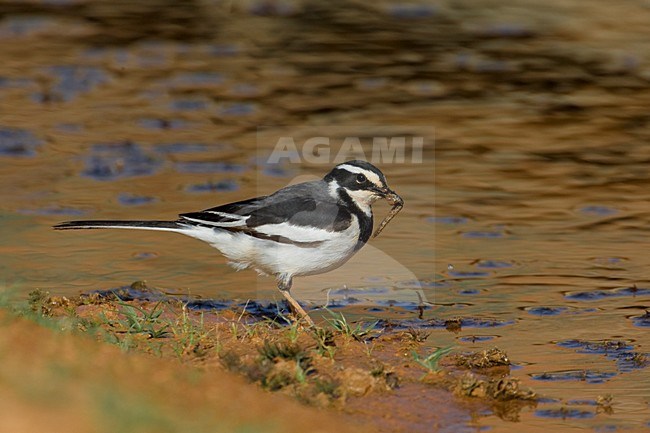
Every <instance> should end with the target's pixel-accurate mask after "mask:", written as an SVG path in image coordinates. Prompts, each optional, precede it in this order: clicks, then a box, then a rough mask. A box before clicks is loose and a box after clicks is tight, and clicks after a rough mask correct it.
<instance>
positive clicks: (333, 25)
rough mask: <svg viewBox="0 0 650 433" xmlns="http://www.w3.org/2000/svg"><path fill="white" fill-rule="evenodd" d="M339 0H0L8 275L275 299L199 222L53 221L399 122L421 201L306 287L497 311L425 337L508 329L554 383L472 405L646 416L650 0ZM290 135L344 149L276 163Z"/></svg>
mask: <svg viewBox="0 0 650 433" xmlns="http://www.w3.org/2000/svg"><path fill="white" fill-rule="evenodd" d="M335 3H336V4H335V5H334V4H333V3H332V5H331V6H325V5H324V4H321V3H319V2H313V3H312V2H307V3H293V2H277V3H275V2H269V3H262V2H260V3H258V2H247V3H245V4H240V5H236V6H235V5H230V6H229V7H225V6H223V5H219V4H216V2H215V3H213V2H190V1H186V2H183V4H182V5H180V4H179V3H178V2H168V1H163V0H158V1H155V2H147V4H146V5H145V4H142V5H140V4H138V5H131V4H128V3H125V4H123V5H121V6H119V5H118V6H115V4H114V3H112V2H100V1H97V2H86V1H81V0H80V1H71V2H32V4H30V5H29V6H27V5H26V4H25V3H24V2H11V1H2V2H0V58H1V59H2V62H1V64H0V179H2V188H0V218H1V220H2V245H1V246H0V270H1V272H2V284H3V285H5V286H7V287H10V288H12V289H14V290H16V291H19V292H21V293H25V294H26V293H28V292H29V291H30V290H32V289H34V288H37V287H39V288H45V289H47V290H49V291H51V292H52V293H55V294H63V295H65V294H77V293H79V292H81V291H87V290H93V289H106V288H114V287H118V286H122V285H126V284H129V283H130V282H132V281H134V280H138V279H145V280H147V281H148V283H149V285H152V286H155V287H158V288H161V289H163V290H166V291H168V292H170V293H180V294H189V295H190V296H193V297H203V298H208V299H221V298H227V299H238V300H242V301H244V300H246V299H249V298H252V299H258V300H272V299H277V297H278V295H277V292H276V291H275V289H274V285H273V282H272V281H270V280H269V279H266V278H259V277H257V276H256V275H255V274H254V273H252V272H240V273H235V272H234V271H233V270H232V269H230V268H229V267H228V266H227V264H226V263H225V261H224V260H223V259H222V258H220V257H219V256H218V255H217V254H216V253H215V251H214V250H212V249H211V248H210V247H208V246H206V245H203V244H200V243H198V242H197V241H195V240H192V239H186V238H183V237H181V236H179V235H174V234H166V233H149V232H142V233H135V232H108V231H106V232H86V233H80V232H72V233H71V232H65V233H61V232H53V231H51V230H50V229H49V226H50V225H51V224H54V223H56V222H59V221H61V220H69V219H86V218H104V219H108V218H133V219H147V218H153V219H173V218H175V217H176V214H177V213H179V212H184V211H191V210H198V209H203V208H207V207H210V206H214V205H217V204H220V203H225V202H229V201H234V200H239V199H243V198H248V197H251V196H254V195H258V194H267V193H268V192H270V191H273V190H275V189H277V188H280V187H282V186H284V185H286V184H288V183H292V182H296V181H299V180H302V179H307V178H310V177H315V176H322V175H323V173H325V172H326V171H327V170H328V168H329V167H330V166H331V164H332V162H333V160H334V157H335V156H336V154H337V153H338V151H339V149H340V147H341V146H342V144H343V142H344V140H345V137H349V136H353V137H362V140H361V142H362V144H363V149H364V151H365V152H366V156H367V157H368V158H369V159H370V158H371V155H372V150H371V144H372V138H373V137H376V136H384V137H404V139H405V143H406V144H407V146H406V155H405V161H404V162H403V163H399V162H395V161H384V162H383V163H381V161H380V162H379V163H378V165H380V166H381V168H382V169H383V170H384V172H385V173H386V175H387V177H388V179H389V182H390V184H391V186H392V187H393V188H394V189H395V190H397V191H398V192H399V193H400V194H401V195H402V196H403V197H404V199H405V201H406V207H405V209H404V210H403V212H402V213H401V214H400V215H399V216H398V218H397V219H395V220H394V222H392V223H391V225H390V226H389V227H388V228H387V229H386V230H385V231H384V233H382V235H381V236H380V237H379V238H378V239H376V240H373V241H372V243H371V244H370V245H368V246H366V247H365V248H364V250H363V251H362V253H360V254H359V256H358V257H356V258H355V259H354V260H353V261H352V262H351V263H349V264H348V265H346V266H345V267H343V268H341V269H340V270H337V271H335V272H333V273H331V274H327V275H324V276H318V277H309V278H303V279H298V280H297V281H296V288H295V292H296V295H297V296H298V297H299V298H301V299H303V300H305V301H310V302H312V303H313V305H323V304H324V303H326V302H328V303H329V304H330V305H332V306H341V307H342V308H343V309H344V311H348V312H349V313H350V314H359V315H363V316H369V315H371V316H376V317H378V318H403V319H407V320H417V308H416V307H417V305H418V304H419V303H420V302H424V303H425V305H426V307H427V308H426V310H425V316H424V317H425V319H429V318H440V319H451V318H455V317H461V318H476V319H480V320H475V321H470V320H467V321H465V323H464V326H463V328H462V330H461V331H460V332H459V333H457V334H454V333H450V332H447V331H445V330H443V329H435V330H434V331H433V334H432V336H431V337H430V338H429V341H430V342H431V344H432V345H435V346H441V345H450V344H453V345H455V346H457V348H458V349H459V350H462V349H477V348H484V347H488V346H492V345H498V346H499V347H501V348H502V349H504V350H506V351H507V352H508V354H509V355H510V357H511V359H512V360H513V362H514V364H515V368H516V370H515V371H514V374H515V375H516V376H517V377H519V378H521V380H522V381H523V382H524V383H525V384H527V385H529V386H531V387H533V388H534V389H535V390H537V391H538V392H539V393H540V394H542V395H544V396H545V397H547V398H546V399H545V400H544V401H543V402H542V403H540V404H539V405H538V406H537V407H535V408H528V409H523V410H522V411H521V413H519V414H517V416H518V419H519V421H520V422H521V423H513V422H512V421H511V420H510V421H509V420H507V419H502V418H500V417H498V416H496V415H494V414H490V413H485V414H481V416H479V417H476V418H475V419H474V420H473V421H468V424H467V425H469V426H472V427H490V428H492V429H493V430H494V431H520V430H521V429H522V427H525V430H526V431H550V430H558V429H563V430H566V431H569V430H577V429H579V428H582V429H584V428H588V429H593V430H595V431H609V430H616V429H628V428H641V427H642V426H646V427H647V426H648V425H649V423H650V408H649V404H650V403H649V402H650V391H648V388H647V383H648V381H649V380H650V377H649V373H648V370H647V369H646V368H642V365H639V363H638V362H637V363H635V359H636V360H638V359H639V358H638V357H637V358H635V355H639V354H644V353H646V352H648V351H650V349H649V348H650V339H649V338H648V332H647V329H648V326H650V319H648V317H647V314H645V309H646V308H649V307H650V281H649V278H648V269H650V267H649V265H650V256H649V255H648V254H647V245H648V239H647V235H648V229H647V223H648V219H649V218H648V211H647V203H648V198H649V197H648V195H649V193H648V192H647V191H648V185H650V175H648V162H649V161H650V148H649V147H648V138H649V137H650V132H649V131H650V129H649V125H648V122H649V119H650V117H649V116H648V108H649V107H650V90H648V84H649V80H650V63H649V60H650V59H649V57H650V52H649V51H648V50H647V39H648V31H647V22H650V21H649V20H650V9H648V7H647V4H645V3H644V2H641V1H632V0H629V1H624V2H619V3H617V4H615V5H613V4H611V3H610V2H604V1H602V2H601V1H595V2H590V4H589V5H584V4H583V3H584V2H572V1H563V2H560V1H557V2H551V3H548V2H546V3H545V4H544V5H543V6H542V5H537V4H536V3H535V2H519V3H518V5H517V6H512V5H510V6H508V5H507V4H506V3H507V2H499V1H480V2H476V1H473V2H462V1H461V2H445V1H441V2H431V3H418V4H409V5H405V4H398V3H390V2H379V3H377V2H367V3H366V2H335ZM286 136H290V137H294V138H295V142H296V143H303V142H304V140H305V139H307V138H309V137H314V136H326V137H329V138H331V143H330V144H331V145H330V146H329V147H328V149H329V150H330V151H331V155H330V158H325V160H324V161H316V160H315V159H314V158H311V159H309V158H304V155H301V156H303V158H300V162H301V163H292V162H291V160H290V158H285V159H283V160H282V161H281V164H269V163H268V161H269V158H270V156H271V155H272V151H273V149H274V147H275V145H276V144H277V142H278V139H279V137H286ZM414 137H421V138H422V139H423V142H424V144H425V146H424V150H423V152H422V159H421V160H417V161H416V162H413V161H412V160H411V157H412V156H413V147H412V146H411V147H409V145H410V144H413V143H414V141H413V139H414ZM387 210H388V207H387V205H385V204H379V205H378V206H377V209H376V211H377V212H378V214H381V215H383V214H384V213H385V212H387ZM644 315H645V316H644ZM418 323H419V324H420V325H422V323H424V322H421V321H420V322H418ZM640 364H643V363H640ZM606 394H611V395H612V396H613V403H612V409H613V411H606V410H602V408H599V407H597V406H596V405H595V400H596V398H597V397H598V396H602V395H606ZM504 418H508V417H504ZM510 418H512V417H510ZM457 427H458V426H457Z"/></svg>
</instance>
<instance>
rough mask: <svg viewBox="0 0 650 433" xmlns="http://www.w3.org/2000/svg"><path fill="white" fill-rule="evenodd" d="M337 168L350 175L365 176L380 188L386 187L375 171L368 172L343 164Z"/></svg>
mask: <svg viewBox="0 0 650 433" xmlns="http://www.w3.org/2000/svg"><path fill="white" fill-rule="evenodd" d="M336 168H341V169H343V170H347V171H349V172H350V173H358V174H363V175H365V176H366V177H367V178H368V180H369V181H370V182H372V183H374V184H375V185H377V186H379V187H382V186H384V183H383V182H382V181H381V179H380V178H379V176H377V173H375V172H374V171H370V170H366V169H365V168H361V167H355V166H354V165H349V164H341V165H339V166H338V167H336Z"/></svg>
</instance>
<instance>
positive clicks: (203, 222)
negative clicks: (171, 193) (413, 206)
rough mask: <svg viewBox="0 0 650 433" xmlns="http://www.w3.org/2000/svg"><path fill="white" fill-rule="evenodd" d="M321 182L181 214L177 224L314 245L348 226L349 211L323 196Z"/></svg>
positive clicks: (295, 243)
mask: <svg viewBox="0 0 650 433" xmlns="http://www.w3.org/2000/svg"><path fill="white" fill-rule="evenodd" d="M326 194H327V192H326V190H324V186H323V185H321V184H320V181H317V182H309V183H306V184H298V185H293V186H289V187H287V188H283V189H281V190H280V191H278V192H276V193H275V194H272V195H270V196H264V197H258V198H254V199H249V200H244V201H240V202H236V203H229V204H226V205H223V206H218V207H214V208H210V209H206V210H203V211H200V212H190V213H185V214H181V215H180V220H179V221H178V222H179V223H180V224H184V223H187V224H189V225H198V226H203V227H213V228H218V229H223V230H228V231H232V232H240V233H243V234H246V235H249V236H252V237H255V238H259V239H267V240H273V241H275V242H279V243H288V244H294V245H298V246H306V247H313V246H318V245H320V244H321V243H322V242H324V241H326V240H328V239H330V237H331V235H332V233H333V232H339V231H343V230H345V229H347V228H348V227H349V226H350V224H351V221H352V215H351V213H350V212H349V211H348V210H347V209H346V208H345V206H343V205H342V204H340V203H337V202H333V201H332V199H331V197H329V196H328V195H326Z"/></svg>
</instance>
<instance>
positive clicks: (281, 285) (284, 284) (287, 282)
mask: <svg viewBox="0 0 650 433" xmlns="http://www.w3.org/2000/svg"><path fill="white" fill-rule="evenodd" d="M291 283H292V280H291V277H282V278H281V279H280V280H279V281H278V289H280V293H282V295H283V296H284V297H285V298H286V299H287V302H288V303H289V307H290V308H291V311H293V314H295V315H296V316H298V318H300V319H302V320H304V321H305V322H307V325H309V326H315V325H314V321H313V320H311V317H309V315H308V314H307V312H306V311H305V310H304V309H303V308H302V307H301V306H300V304H299V303H298V301H296V300H295V299H294V298H293V296H291V291H290V290H291Z"/></svg>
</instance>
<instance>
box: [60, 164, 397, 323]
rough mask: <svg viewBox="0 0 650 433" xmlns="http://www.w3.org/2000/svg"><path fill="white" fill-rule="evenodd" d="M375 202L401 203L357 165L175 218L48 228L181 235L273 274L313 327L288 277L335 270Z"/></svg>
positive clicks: (375, 174) (357, 240) (364, 231)
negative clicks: (384, 199)
mask: <svg viewBox="0 0 650 433" xmlns="http://www.w3.org/2000/svg"><path fill="white" fill-rule="evenodd" d="M379 198H386V199H387V200H388V201H389V202H390V203H392V204H393V211H392V212H391V214H389V216H388V217H387V218H386V219H385V220H384V221H383V222H382V224H381V225H380V226H379V227H378V229H377V231H376V232H375V235H377V234H379V232H380V231H381V230H382V229H383V227H384V226H385V225H386V224H387V223H388V221H389V220H390V219H391V218H392V217H393V216H394V215H395V214H396V213H397V212H398V211H399V210H400V209H401V208H402V205H403V200H402V199H401V197H400V196H398V195H397V194H396V193H395V192H393V191H392V190H391V189H390V188H388V185H387V183H386V177H384V174H383V173H382V172H381V171H380V170H379V169H378V168H377V167H375V166H374V165H372V164H370V163H368V162H365V161H359V160H356V161H349V162H346V163H343V164H339V165H337V166H336V167H334V169H332V171H330V172H329V173H328V174H327V175H326V176H325V177H324V178H323V179H321V180H315V181H312V182H305V183H300V184H296V185H290V186H287V187H285V188H282V189H280V190H278V191H276V192H275V193H273V194H271V195H268V196H263V197H257V198H252V199H248V200H244V201H239V202H235V203H229V204H225V205H222V206H218V207H214V208H210V209H206V210H204V211H200V212H190V213H185V214H181V215H180V217H179V219H177V220H176V221H106V220H96V221H68V222H64V223H61V224H58V225H56V226H54V228H55V229H60V230H62V229H105V228H120V229H144V230H163V231H171V232H177V233H181V234H184V235H187V236H191V237H193V238H196V239H199V240H202V241H205V242H207V243H209V244H210V245H211V246H213V247H214V248H216V249H218V250H219V251H220V252H221V253H222V254H223V255H224V256H226V257H227V258H228V259H229V260H230V264H232V265H233V266H234V267H235V268H237V269H238V270H239V269H246V268H252V269H255V270H256V271H258V272H260V273H262V274H270V275H274V276H275V277H276V278H277V280H278V288H279V289H280V291H281V293H282V294H283V295H284V296H285V297H286V299H287V300H288V301H289V304H290V305H291V307H292V309H293V310H294V311H295V312H296V313H297V314H299V315H300V316H302V318H304V319H305V320H307V322H308V323H309V324H313V322H312V321H311V319H310V318H309V316H308V315H307V313H306V312H305V311H304V310H303V309H302V307H301V306H300V304H298V302H296V300H295V299H294V298H293V297H292V296H291V294H290V292H289V290H290V289H291V283H292V279H293V277H294V276H299V275H314V274H320V273H323V272H327V271H330V270H333V269H336V268H338V267H339V266H341V265H342V264H343V263H345V262H346V261H347V260H348V259H349V258H350V257H352V256H353V255H354V254H355V253H356V252H357V251H359V249H360V248H361V247H362V246H363V245H364V244H365V243H366V242H368V240H369V239H370V236H371V234H372V227H373V220H372V209H371V205H372V203H374V202H375V201H376V200H378V199H379Z"/></svg>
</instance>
